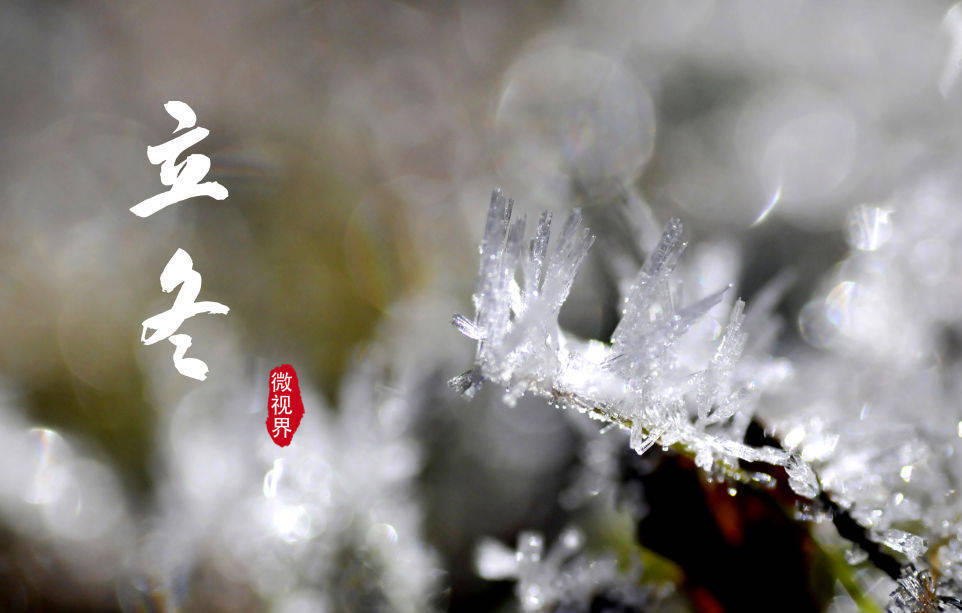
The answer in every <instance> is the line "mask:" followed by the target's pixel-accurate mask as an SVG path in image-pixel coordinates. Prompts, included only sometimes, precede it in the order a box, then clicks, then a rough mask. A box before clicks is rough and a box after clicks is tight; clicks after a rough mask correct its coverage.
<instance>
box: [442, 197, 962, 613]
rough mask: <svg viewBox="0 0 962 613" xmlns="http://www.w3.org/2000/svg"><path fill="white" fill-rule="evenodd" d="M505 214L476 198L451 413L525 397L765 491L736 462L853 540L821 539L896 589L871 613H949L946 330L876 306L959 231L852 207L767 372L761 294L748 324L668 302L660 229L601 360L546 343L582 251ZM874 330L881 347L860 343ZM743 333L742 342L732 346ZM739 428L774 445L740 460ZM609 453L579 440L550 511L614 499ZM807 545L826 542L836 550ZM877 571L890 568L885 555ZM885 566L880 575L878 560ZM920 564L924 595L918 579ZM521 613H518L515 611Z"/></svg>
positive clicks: (674, 225) (547, 585)
mask: <svg viewBox="0 0 962 613" xmlns="http://www.w3.org/2000/svg"><path fill="white" fill-rule="evenodd" d="M933 189H934V188H933V187H932V186H931V185H928V186H927V187H926V189H925V190H922V191H917V192H914V193H913V194H909V195H907V196H906V198H905V200H904V203H903V204H901V206H900V207H898V208H899V209H901V210H904V211H906V212H909V211H912V209H913V207H916V208H918V207H921V206H922V205H921V204H920V203H924V206H925V207H928V208H931V206H932V205H931V203H932V201H933V200H936V201H938V202H947V201H951V200H949V199H948V197H947V194H946V192H945V190H944V189H943V191H942V192H938V193H934V192H933ZM512 205H513V202H512V201H511V200H507V199H505V198H504V196H503V195H502V194H501V192H500V191H498V190H496V191H495V192H494V193H493V194H492V198H491V204H490V208H489V212H488V217H487V222H486V224H485V230H484V236H483V239H482V243H481V249H480V254H481V266H480V273H479V282H478V289H477V291H476V293H475V295H474V305H475V308H476V314H475V317H474V318H473V319H468V318H466V317H463V316H460V315H456V316H455V317H454V319H453V323H454V325H455V327H457V328H458V329H459V330H460V331H461V332H462V333H463V334H465V335H466V336H468V337H470V338H472V339H474V340H476V341H477V343H478V344H477V352H476V357H475V364H474V367H473V368H472V369H471V370H469V371H467V372H465V373H463V374H462V375H460V376H458V377H456V378H454V379H453V380H452V381H451V385H452V386H454V387H455V388H456V389H457V390H459V391H461V392H462V393H464V394H466V395H468V396H471V395H473V394H475V393H476V392H477V390H478V389H479V388H480V387H481V386H482V384H483V383H484V382H485V381H488V382H491V383H493V384H495V385H497V386H499V387H502V388H503V389H504V390H505V391H504V400H505V401H506V402H508V403H509V404H510V403H512V402H515V401H516V400H517V399H518V398H520V397H521V396H522V395H524V394H533V395H537V396H542V397H544V398H546V399H547V400H548V401H549V402H550V403H552V404H553V405H554V406H556V407H558V408H561V409H574V410H576V411H578V412H581V413H585V414H587V415H589V416H590V417H592V418H594V419H597V420H601V421H603V422H606V423H607V424H608V427H609V428H610V427H620V428H623V429H625V430H627V431H628V432H629V434H630V437H629V444H630V446H631V448H632V449H633V450H634V451H636V452H637V453H638V454H644V453H645V452H646V451H647V450H649V449H650V448H651V447H652V446H653V445H660V446H661V447H662V448H665V449H671V450H672V451H674V452H677V453H682V454H684V455H687V456H689V457H691V458H693V459H694V462H695V464H696V465H697V466H698V467H699V468H700V469H702V470H703V471H704V473H705V474H706V475H707V476H708V477H709V478H710V479H728V480H737V481H746V482H755V483H756V485H759V486H762V487H772V486H774V484H775V477H773V476H772V474H770V472H771V471H765V472H753V473H748V472H746V470H745V468H744V466H745V464H744V463H745V462H762V463H765V464H768V465H771V466H775V467H781V468H783V469H784V470H785V474H786V476H787V479H786V481H787V484H788V485H789V486H790V488H791V489H792V490H793V491H794V492H795V494H796V495H797V496H799V499H800V500H806V499H807V500H810V501H812V506H810V509H811V510H812V511H813V512H811V513H809V514H808V515H807V517H808V518H810V519H816V520H822V519H829V518H832V519H833V520H837V519H838V517H839V516H842V517H844V518H845V519H847V520H851V521H852V523H851V524H850V526H857V528H851V527H850V528H848V529H843V528H842V527H840V528H839V534H840V535H841V536H842V537H843V538H844V539H852V540H854V541H855V543H856V544H855V545H854V549H852V551H851V553H850V555H849V554H847V555H846V558H847V559H848V560H849V562H850V563H852V564H861V563H863V562H865V561H866V559H867V558H866V555H865V554H864V553H862V549H865V550H867V551H871V552H873V553H872V555H871V556H869V557H871V560H870V561H871V562H872V563H879V560H880V559H882V560H883V562H882V563H879V564H880V566H879V568H881V569H882V570H883V571H884V572H885V573H887V574H889V576H891V577H892V578H893V579H897V583H896V584H894V585H895V589H894V591H893V592H892V601H891V603H890V610H892V611H899V612H902V611H904V612H908V611H928V610H932V611H935V610H944V609H939V608H938V607H956V606H959V602H960V601H959V600H958V596H957V595H958V593H959V592H958V589H957V586H958V585H960V584H962V545H960V543H962V530H960V527H959V517H960V516H962V501H960V499H959V495H958V493H957V488H958V486H957V484H958V482H959V480H960V477H962V465H959V464H958V462H959V457H960V455H959V444H958V442H959V440H960V438H962V425H960V424H962V420H960V413H959V410H958V408H957V407H956V405H955V403H953V402H952V400H951V399H952V398H954V397H956V396H957V389H958V387H957V384H956V383H953V378H952V377H950V376H947V375H945V374H941V375H940V374H939V373H940V369H936V368H932V367H928V368H927V367H925V364H926V363H929V364H933V365H934V364H937V362H932V361H931V360H932V359H933V357H934V356H936V355H938V345H939V342H940V337H939V335H941V334H944V329H945V326H946V325H949V326H955V325H957V324H956V323H955V322H957V316H956V315H955V314H954V313H953V312H952V310H951V308H948V307H947V306H945V305H946V304H947V303H943V302H939V300H933V301H924V302H911V301H910V302H906V301H902V300H898V299H896V297H897V296H908V295H921V294H923V293H924V292H928V293H931V292H932V285H931V284H930V283H927V282H926V272H927V271H926V269H925V268H924V266H923V267H922V268H918V265H919V264H922V265H924V264H925V262H926V261H928V260H925V258H931V257H934V256H932V254H931V253H930V252H932V251H933V250H936V249H938V248H939V245H942V244H948V242H949V241H953V240H958V237H959V236H960V235H962V232H957V231H956V229H955V224H945V225H943V227H942V228H941V229H940V231H939V232H938V233H937V235H936V236H935V238H931V235H930V238H929V240H927V241H925V240H923V237H924V236H925V235H924V233H923V231H922V230H916V226H917V224H915V223H908V222H907V223H906V224H904V226H899V225H898V224H896V223H894V222H893V217H896V218H897V216H898V213H897V212H894V211H895V207H894V206H889V205H881V206H871V205H863V206H859V207H857V208H855V209H853V211H852V213H851V215H850V218H849V228H848V241H849V245H850V247H851V253H850V255H849V256H848V258H847V259H846V261H845V262H843V263H842V264H841V265H839V266H838V267H837V268H836V269H835V271H834V273H833V275H832V276H831V277H830V278H828V279H827V280H826V283H825V286H826V288H827V289H825V290H824V293H822V294H820V295H816V296H815V298H813V300H812V301H811V302H810V303H809V304H808V305H807V306H806V307H805V308H804V309H803V310H802V313H801V316H800V320H799V326H800V330H801V333H802V335H803V337H804V338H805V339H806V340H807V341H809V343H810V344H811V345H813V346H815V347H816V348H817V349H818V350H819V352H818V353H813V352H811V351H809V352H805V351H802V352H798V353H797V354H796V355H793V357H792V361H791V363H790V364H791V365H790V366H789V363H788V362H787V361H786V360H784V359H776V358H772V357H771V356H770V345H771V341H772V338H773V336H774V326H773V322H772V317H771V315H770V310H771V307H772V304H773V303H774V302H775V301H776V300H777V296H775V294H777V292H778V291H780V290H779V288H778V287H774V286H778V285H779V283H775V284H773V287H770V288H769V289H767V290H763V291H762V292H761V293H760V294H759V296H757V298H758V301H759V303H760V304H761V305H762V308H761V309H760V310H758V311H752V312H750V313H748V314H746V309H745V304H744V302H742V301H741V300H736V301H735V302H734V303H733V304H732V305H731V306H730V308H727V309H726V306H727V305H726V302H725V300H726V296H727V295H728V294H729V293H730V287H722V288H720V289H718V290H717V291H715V292H711V293H707V295H701V296H699V295H695V296H687V298H688V300H687V301H683V300H682V298H683V297H686V290H687V289H688V288H686V287H685V285H684V283H683V282H682V281H681V280H680V279H681V278H683V277H684V275H681V274H678V273H677V272H676V270H675V269H676V265H677V264H678V262H679V257H680V255H681V253H682V251H683V249H684V247H685V242H684V240H683V229H682V225H681V222H680V221H679V220H677V219H672V220H671V221H670V222H669V223H668V224H667V226H666V227H665V229H664V231H663V233H662V235H661V239H660V240H659V241H658V243H657V245H656V246H655V247H654V248H653V249H651V250H650V253H649V255H648V257H647V259H646V260H645V262H644V265H643V266H642V267H641V269H640V270H639V271H637V272H636V273H634V276H633V277H632V278H631V279H630V281H629V282H627V283H624V284H623V285H622V287H623V288H625V289H624V291H623V302H622V309H621V319H620V321H619V323H618V325H617V327H616V328H615V330H614V332H613V334H612V336H611V342H610V343H605V342H601V341H598V340H587V341H585V340H581V339H578V338H575V337H573V336H572V335H570V334H568V333H566V332H565V331H564V330H562V329H561V328H560V327H559V324H558V315H559V312H560V310H561V306H562V304H563V303H564V302H565V300H566V298H567V297H568V292H569V290H570V289H571V285H572V282H573V280H574V277H575V274H576V272H577V271H578V268H579V266H580V265H581V263H582V261H583V260H584V258H585V255H586V253H587V251H588V249H589V247H590V246H591V244H592V242H593V237H592V236H591V235H590V234H589V232H588V231H587V230H586V229H584V228H583V227H582V224H581V215H580V213H579V212H578V211H575V212H573V213H572V214H571V215H570V216H569V218H568V220H567V221H566V222H565V224H564V225H563V228H562V229H561V231H560V233H559V236H558V237H557V238H555V239H551V229H552V218H551V215H550V214H544V215H542V216H541V218H540V220H539V223H538V225H537V229H536V231H535V233H534V236H533V238H531V239H530V241H528V242H525V241H524V240H523V237H524V229H525V219H524V217H523V216H521V217H520V218H518V219H514V220H512ZM923 210H924V209H923ZM913 219H917V218H915V217H913ZM942 241H944V243H943V242H942ZM920 245H924V249H923V248H922V247H921V246H920ZM519 270H520V274H519V275H518V277H517V278H516V273H517V272H518V271H519ZM949 289H950V290H951V288H949ZM952 291H954V290H952ZM725 310H727V324H725V325H724V326H720V329H719V330H718V332H717V333H715V334H712V333H710V331H711V327H710V326H698V325H695V324H696V323H697V322H699V321H700V320H702V319H705V318H710V317H712V316H717V315H718V313H719V312H720V311H721V312H724V311H725ZM709 313H711V314H712V315H709ZM909 314H912V315H913V316H914V317H908V315H909ZM953 318H955V319H953ZM879 329H892V330H900V333H899V334H893V335H888V336H884V335H882V336H880V335H879V334H877V330H879ZM748 330H750V331H752V332H753V333H754V334H757V335H758V336H759V337H760V339H761V342H752V339H749V338H748V334H747V333H746V331H748ZM755 340H757V339H755ZM950 372H955V370H952V371H950ZM763 390H764V391H766V392H767V396H766V397H765V398H762V397H761V396H760V394H761V392H762V391H763ZM909 407H919V409H922V410H925V411H926V412H927V414H928V417H927V418H926V419H924V420H922V419H919V417H918V415H917V413H916V412H915V411H914V410H907V409H909ZM753 420H755V421H757V422H758V423H762V424H764V425H765V428H766V431H767V432H770V433H772V434H773V435H774V436H775V437H776V438H775V439H773V440H775V441H777V442H778V443H779V445H778V446H777V447H775V446H762V447H756V446H751V445H748V444H746V443H745V442H744V440H745V434H746V430H747V428H748V426H749V424H750V423H752V421H753ZM612 453H613V451H612V446H611V443H610V442H600V441H599V439H594V440H588V442H587V443H586V446H585V451H584V452H583V459H584V462H585V463H586V465H592V466H588V467H587V468H586V469H585V470H583V474H582V475H581V477H580V478H579V480H578V481H577V482H576V483H575V486H574V487H573V488H572V491H570V492H568V494H569V496H573V497H575V498H577V497H579V496H581V497H583V496H584V494H585V493H587V494H589V495H591V494H597V493H598V492H601V491H608V492H610V491H611V490H612V489H613V488H614V489H617V487H618V486H617V484H614V485H610V484H609V483H610V481H611V479H614V478H615V477H614V475H613V471H614V470H615V469H614V468H613V461H614V460H613V459H612V458H613V456H612ZM606 481H607V482H609V483H606ZM609 499H610V497H609ZM802 516H805V515H804V514H802V515H800V517H802ZM843 524H844V521H842V522H838V521H836V525H837V526H842V525H843ZM526 538H528V540H529V541H531V542H532V543H536V545H537V546H531V545H530V543H528V542H527V541H524V540H523V542H522V543H521V545H519V552H523V550H525V547H528V548H529V549H530V548H531V547H534V550H536V551H535V553H534V554H531V555H533V556H534V558H536V559H540V551H541V550H540V545H539V544H540V540H538V539H537V538H536V537H532V536H531V535H527V537H526ZM822 538H828V541H830V542H833V543H836V544H837V545H841V544H842V543H844V542H845V541H844V540H842V539H839V537H838V536H835V537H827V536H823V537H822ZM532 539H533V540H532ZM933 545H934V547H933ZM493 551H494V549H493V546H492V545H491V544H490V543H487V544H485V545H484V546H483V547H482V548H481V559H482V560H487V561H488V563H485V564H482V573H483V574H485V575H486V576H494V575H496V574H498V573H496V572H495V571H493V570H492V568H494V567H495V566H497V565H496V564H494V562H491V560H494V559H495V558H496V556H494V554H493ZM885 552H890V553H885ZM892 554H894V555H895V556H896V558H887V557H885V556H889V555H892ZM558 555H560V554H558ZM518 556H519V557H518V559H519V560H522V559H528V557H531V556H528V554H523V553H519V554H518ZM526 556H527V557H526ZM880 556H881V557H880ZM550 559H551V560H552V561H553V562H552V564H547V563H540V564H538V565H534V566H529V567H526V566H525V565H524V564H520V563H519V565H518V567H517V568H515V567H511V569H510V572H509V571H505V572H503V573H501V574H503V575H508V574H510V575H512V576H517V578H518V582H519V583H518V588H517V589H518V593H519V598H520V600H521V602H522V604H523V605H524V606H528V604H526V603H529V602H533V600H531V599H532V598H533V597H532V596H531V594H532V593H535V594H543V595H550V598H553V599H554V600H556V601H560V600H563V598H562V596H561V595H560V594H561V592H560V591H559V590H560V588H558V587H557V586H556V585H555V584H553V583H552V582H551V581H547V580H546V579H545V578H544V577H545V576H550V577H553V578H554V579H553V580H554V581H555V582H556V583H563V581H562V580H561V579H558V577H559V576H560V575H561V574H563V573H561V571H559V570H558V564H557V562H556V560H557V556H555V557H551V558H550ZM889 559H891V560H893V562H891V563H888V562H885V560H889ZM895 559H898V560H901V562H894V560H895ZM892 564H896V566H892ZM898 564H902V567H901V569H902V570H901V573H898V572H897V571H898V568H899V567H898ZM930 565H934V568H935V569H936V570H935V573H936V574H935V577H936V578H933V575H932V573H931V572H930V571H929V570H927V569H928V568H929V566H930ZM526 568H527V570H525V569H526ZM533 569H537V572H536V571H535V570H533ZM545 569H551V572H547V571H546V570H545ZM553 585H555V587H552V586H553ZM589 592H590V590H588V589H585V590H582V592H581V593H582V596H584V594H586V593H589ZM565 598H570V594H568V595H567V596H565ZM926 607H929V608H926ZM931 607H936V608H931ZM531 610H538V609H537V607H536V606H534V605H533V604H532V605H531Z"/></svg>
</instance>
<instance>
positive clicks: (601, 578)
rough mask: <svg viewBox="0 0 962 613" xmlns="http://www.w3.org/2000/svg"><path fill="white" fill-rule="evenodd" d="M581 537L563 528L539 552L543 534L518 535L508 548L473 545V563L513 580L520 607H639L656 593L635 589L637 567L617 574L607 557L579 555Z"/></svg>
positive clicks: (495, 544)
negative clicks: (514, 546)
mask: <svg viewBox="0 0 962 613" xmlns="http://www.w3.org/2000/svg"><path fill="white" fill-rule="evenodd" d="M583 546H584V535H583V534H582V533H581V532H580V531H579V530H577V529H575V528H568V529H567V530H565V531H563V532H562V533H561V535H560V536H559V537H558V542H557V543H555V544H554V545H553V546H552V547H551V548H549V549H548V551H547V553H545V543H544V537H543V536H542V535H541V534H539V533H536V532H522V533H521V534H520V535H518V548H517V550H516V551H512V550H510V549H508V548H507V547H505V546H504V545H502V544H501V543H499V542H497V541H494V540H490V539H488V540H485V541H482V542H481V544H480V545H479V546H478V550H477V556H476V560H475V563H476V566H477V569H478V573H479V574H480V575H481V576H482V577H484V578H485V579H492V580H495V579H513V580H515V581H516V584H515V593H516V594H517V598H518V602H519V603H520V604H521V609H522V610H523V611H588V610H592V611H593V610H596V609H599V608H600V609H602V610H606V609H605V607H608V608H610V609H613V610H642V609H643V608H644V607H646V606H650V605H651V604H652V603H653V602H657V599H658V597H659V595H660V594H657V593H655V592H654V591H649V590H644V589H642V588H640V587H639V579H640V570H641V569H640V568H639V567H638V566H637V564H636V565H635V567H634V568H632V569H631V570H630V571H629V572H622V571H621V570H619V568H618V562H617V560H615V559H614V558H613V557H611V556H607V555H603V556H594V557H592V556H589V555H587V554H583V553H580V552H581V549H582V547H583Z"/></svg>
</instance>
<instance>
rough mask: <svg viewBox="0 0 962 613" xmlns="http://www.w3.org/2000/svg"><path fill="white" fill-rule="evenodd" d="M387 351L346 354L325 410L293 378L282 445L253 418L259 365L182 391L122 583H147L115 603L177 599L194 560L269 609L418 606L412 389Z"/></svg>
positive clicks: (427, 593) (431, 564)
mask: <svg viewBox="0 0 962 613" xmlns="http://www.w3.org/2000/svg"><path fill="white" fill-rule="evenodd" d="M390 355H391V354H389V353H387V352H385V351H383V350H381V348H378V347H375V348H372V349H370V350H369V351H368V352H367V354H366V355H365V357H364V359H362V360H359V361H358V362H357V363H356V364H355V365H354V366H353V368H352V370H351V371H350V373H349V375H348V376H347V377H346V379H345V382H344V384H343V386H342V390H341V394H340V403H339V405H340V410H339V411H337V412H334V411H332V410H331V409H330V408H328V407H326V406H325V403H324V401H323V400H322V399H321V398H320V397H319V396H317V395H316V394H315V393H313V391H312V390H311V389H310V386H309V385H306V384H303V383H302V385H303V390H304V402H305V407H306V413H305V416H304V418H303V421H302V423H301V426H300V429H299V430H298V432H297V434H296V436H295V437H294V439H293V442H292V443H291V445H290V446H289V447H285V448H279V447H277V446H275V445H274V444H273V443H272V442H271V440H270V439H269V437H268V436H267V434H266V432H265V431H264V421H263V417H264V411H265V405H264V402H265V401H266V400H265V399H266V394H265V393H264V390H266V378H265V379H264V380H259V381H257V383H256V387H253V388H252V387H249V386H245V385H244V384H241V383H239V382H238V381H234V382H233V384H230V383H229V382H224V383H222V384H221V386H220V387H217V386H215V387H212V388H205V389H204V390H203V391H201V392H199V394H198V393H195V394H193V395H192V396H189V397H188V398H186V399H185V400H184V401H183V402H182V403H181V406H179V407H178V409H177V411H176V412H175V413H174V415H173V416H172V418H171V420H170V424H169V426H168V428H169V432H170V434H171V437H170V440H171V446H170V448H169V449H167V451H166V454H165V457H164V461H165V462H166V470H165V473H166V474H168V475H169V481H167V482H166V483H165V484H164V485H163V486H162V492H163V494H162V500H163V501H162V504H161V505H160V513H159V516H158V517H156V518H155V519H154V520H153V521H152V522H151V523H152V525H153V529H152V530H151V531H150V532H149V534H148V536H147V538H145V539H144V545H143V549H142V552H141V562H140V567H141V571H142V572H143V576H144V579H142V580H140V581H139V583H136V584H135V585H142V586H147V587H146V588H139V591H140V592H147V593H141V594H138V593H137V592H138V589H131V590H128V592H129V593H128V594H127V596H126V600H125V604H127V605H129V608H132V609H135V608H137V600H138V599H143V598H154V597H156V596H153V595H152V592H154V593H156V592H159V593H162V594H166V595H167V598H169V599H170V600H171V601H172V604H174V605H176V606H182V605H184V604H185V603H184V602H182V601H180V600H179V599H180V598H183V594H184V593H185V590H184V588H183V587H181V586H184V585H187V584H189V582H190V581H192V580H194V578H193V577H192V575H193V573H194V571H195V570H196V567H197V565H198V564H199V563H200V562H202V561H203V562H206V563H208V564H213V566H214V568H216V569H218V570H219V571H220V572H221V573H222V574H224V576H228V577H231V578H232V579H234V580H237V581H240V582H241V583H242V584H244V585H247V586H249V587H250V588H251V590H252V591H253V593H254V594H255V595H256V597H257V598H259V599H260V600H261V601H262V602H264V603H268V604H270V606H271V607H272V608H274V609H276V610H281V611H287V610H291V611H294V610H328V611H338V610H353V609H354V608H356V607H360V608H364V609H365V610H385V611H387V610H390V611H409V612H412V613H413V612H415V611H418V612H420V611H427V610H431V608H432V603H431V598H432V596H433V594H434V592H435V582H436V580H437V577H438V571H437V568H438V562H437V560H436V558H435V556H434V554H433V552H432V551H431V550H430V549H429V548H428V547H427V546H426V545H425V544H424V543H423V541H422V538H421V521H422V515H421V509H420V506H419V505H418V504H417V502H416V500H415V499H414V490H413V487H412V480H413V477H414V476H415V475H416V473H417V471H418V470H419V468H420V464H421V459H420V449H419V446H418V444H417V443H416V441H415V440H414V439H413V438H412V437H411V436H410V432H409V430H410V426H411V420H412V418H413V416H414V414H413V410H412V407H414V406H417V400H418V396H417V394H418V393H419V391H418V390H417V389H415V385H414V384H415V383H417V381H416V380H413V381H412V379H411V377H412V376H413V374H415V373H414V372H413V371H411V370H410V369H406V368H405V367H403V366H401V367H398V368H395V367H394V361H393V360H391V359H390V358H389V356H390ZM262 372H263V373H264V376H265V377H266V373H267V372H268V368H264V369H262ZM245 388H246V389H245ZM231 389H233V390H238V389H239V390H241V391H240V392H237V391H233V392H231V391H228V390H231ZM252 399H256V400H252ZM245 407H249V408H248V410H247V411H246V414H245V411H244V408H245ZM184 424H190V426H191V427H190V429H189V430H186V429H182V428H181V426H183V425H184ZM178 433H179V434H180V435H181V436H177V435H178ZM151 586H155V587H151ZM187 593H188V594H189V590H188V591H187ZM233 606H235V607H238V608H240V605H239V604H238V603H234V605H233ZM251 606H258V607H259V606H263V605H256V604H252V605H251Z"/></svg>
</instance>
